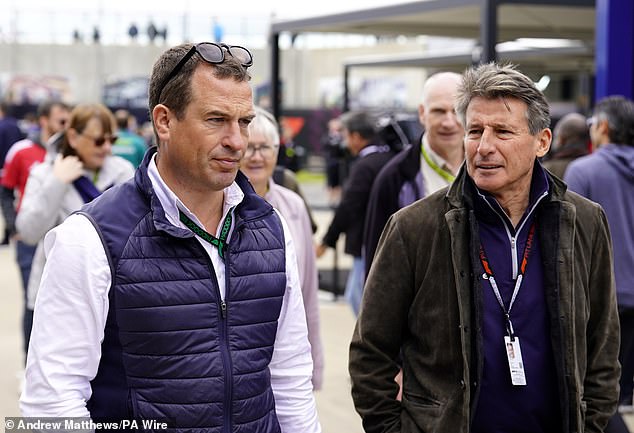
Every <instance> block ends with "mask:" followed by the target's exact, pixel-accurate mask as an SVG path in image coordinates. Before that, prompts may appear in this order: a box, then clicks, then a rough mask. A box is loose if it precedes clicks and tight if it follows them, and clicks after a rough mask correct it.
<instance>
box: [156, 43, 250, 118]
mask: <svg viewBox="0 0 634 433" xmlns="http://www.w3.org/2000/svg"><path fill="white" fill-rule="evenodd" d="M192 46H193V44H181V45H178V46H175V47H172V48H169V49H168V50H167V51H165V52H164V53H163V54H161V56H160V57H159V58H158V60H157V61H156V62H155V63H154V66H153V67H152V74H151V75H150V82H149V85H148V94H149V108H150V119H151V118H152V111H153V110H154V107H156V106H157V105H158V104H165V105H166V106H168V107H169V108H170V110H172V111H173V112H174V114H175V115H176V118H177V119H179V120H180V119H182V118H183V116H184V115H185V110H186V109H187V106H188V105H189V103H190V102H191V100H192V92H191V80H192V76H193V75H194V71H195V70H196V68H197V67H198V65H200V64H201V63H204V64H207V65H210V66H212V67H213V75H214V77H216V78H221V79H223V78H229V77H231V78H233V79H234V80H236V81H249V80H250V79H251V76H250V75H249V73H248V72H247V69H246V68H245V67H244V66H242V64H241V63H240V61H239V60H237V59H235V58H234V57H233V56H231V55H229V54H228V53H225V59H224V61H223V62H222V63H213V64H212V63H208V62H206V61H205V60H204V59H203V58H202V57H201V56H200V54H199V53H198V52H196V53H194V55H193V56H192V57H191V58H190V59H189V60H187V62H185V64H184V65H183V67H182V68H181V70H180V71H178V73H177V74H176V75H175V76H174V77H172V79H171V80H170V81H169V82H168V83H166V84H165V87H164V88H163V89H162V90H161V88H160V86H161V85H162V84H163V83H164V81H165V79H166V78H167V77H168V76H169V74H170V73H171V72H172V70H173V69H174V67H175V66H176V65H177V64H178V62H179V61H180V60H181V59H182V58H183V57H184V56H185V55H186V54H187V52H188V51H189V50H190V49H191V48H192ZM223 49H224V48H223ZM159 93H160V95H159ZM159 98H160V100H159Z"/></svg>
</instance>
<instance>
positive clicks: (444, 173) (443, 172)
mask: <svg viewBox="0 0 634 433" xmlns="http://www.w3.org/2000/svg"><path fill="white" fill-rule="evenodd" d="M420 151H421V153H422V154H423V158H424V159H425V162H426V163H427V165H429V167H431V169H432V170H434V171H435V172H436V173H438V175H439V176H440V177H442V178H443V179H445V180H446V181H447V182H449V183H452V182H453V181H454V180H456V176H454V175H453V174H451V173H449V172H448V171H447V170H444V169H442V168H440V167H438V164H436V163H435V162H434V161H432V160H431V158H430V157H429V155H427V152H426V151H425V146H423V145H421V146H420Z"/></svg>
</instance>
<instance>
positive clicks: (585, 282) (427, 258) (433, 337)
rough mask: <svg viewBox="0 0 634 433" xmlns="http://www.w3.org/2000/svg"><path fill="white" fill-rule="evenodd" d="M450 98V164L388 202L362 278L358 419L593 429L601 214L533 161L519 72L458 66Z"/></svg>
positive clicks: (602, 292) (598, 399) (534, 135)
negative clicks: (425, 188) (427, 186)
mask: <svg viewBox="0 0 634 433" xmlns="http://www.w3.org/2000/svg"><path fill="white" fill-rule="evenodd" d="M456 101H457V102H456V113H457V114H458V118H459V119H460V122H461V123H462V124H463V125H464V128H465V164H463V166H462V168H461V169H460V171H459V173H458V175H457V177H456V180H455V181H454V182H453V183H452V185H451V186H449V187H446V188H443V189H441V190H439V191H437V192H435V193H433V194H431V195H429V196H427V197H426V198H424V199H422V200H419V201H417V202H415V203H414V204H412V205H410V206H408V207H405V208H403V209H401V210H399V211H398V212H396V213H395V214H394V215H392V217H391V218H390V220H389V222H388V224H387V226H386V228H385V230H384V231H383V235H382V236H381V240H380V241H379V245H378V248H377V253H376V255H375V259H374V262H373V263H372V267H371V269H370V273H369V275H368V279H367V281H366V285H365V290H364V295H363V303H362V307H361V313H360V315H359V319H358V321H357V325H356V328H355V331H354V334H353V337H352V342H351V345H350V366H349V370H350V376H351V381H352V397H353V399H354V403H355V407H356V409H357V411H358V412H359V414H360V415H361V417H362V418H363V427H364V429H365V431H366V432H368V433H379V432H401V433H418V432H435V433H454V432H462V433H509V432H513V433H547V432H548V433H551V432H559V433H564V432H565V433H570V432H585V433H590V432H593V433H600V432H603V429H604V428H605V426H606V424H607V422H608V420H609V418H610V417H611V416H612V414H613V413H614V411H615V409H616V406H617V397H618V379H619V373H620V371H619V364H618V347H619V323H618V311H617V306H616V296H615V289H614V277H613V271H612V249H611V243H610V235H609V229H608V224H607V219H606V217H605V213H604V212H603V210H602V209H601V207H600V206H598V205H597V204H596V203H593V202H591V201H590V200H588V199H585V198H583V197H581V196H579V195H578V194H575V193H572V192H569V191H567V190H566V186H565V184H564V183H563V182H562V181H561V180H560V179H558V178H556V177H555V176H553V175H551V174H550V173H549V172H548V171H546V170H545V169H544V168H543V167H542V166H541V164H540V163H539V160H538V158H539V157H541V156H543V155H544V154H545V153H546V152H547V151H548V149H549V147H550V143H551V139H552V133H551V131H550V129H549V127H548V126H549V124H550V113H549V106H548V102H547V101H546V98H545V96H544V94H543V93H542V92H541V91H540V90H538V89H537V88H536V86H535V83H533V81H532V80H531V79H530V78H529V77H527V76H526V75H524V74H522V73H521V72H519V71H518V70H516V69H515V68H514V67H512V66H510V65H505V66H501V65H497V64H495V63H490V64H485V65H480V66H477V67H472V68H469V69H468V70H467V71H465V73H464V74H463V81H462V84H461V85H460V86H459V88H458V94H457V99H456ZM399 361H401V362H400V364H399ZM401 366H402V370H403V377H402V399H401V400H398V399H397V398H396V397H397V395H398V392H399V386H398V384H397V383H395V381H394V377H395V376H396V373H397V372H398V369H399V367H401Z"/></svg>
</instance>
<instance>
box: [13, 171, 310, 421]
mask: <svg viewBox="0 0 634 433" xmlns="http://www.w3.org/2000/svg"><path fill="white" fill-rule="evenodd" d="M148 174H149V177H150V180H151V182H152V187H153V188H154V191H155V193H156V195H157V197H158V199H159V201H160V203H161V205H162V206H163V209H164V210H165V214H166V217H167V219H168V221H169V222H170V223H171V224H173V225H175V226H178V227H183V228H185V226H184V225H183V224H182V223H181V222H180V220H179V215H178V211H179V209H180V210H182V211H183V212H185V213H186V214H187V215H188V216H189V217H190V218H191V219H192V220H193V221H194V222H196V223H197V224H199V225H201V226H202V224H200V221H199V220H198V219H197V218H196V216H195V215H194V214H192V213H191V212H190V211H189V210H188V209H187V207H186V206H185V205H184V204H183V203H182V202H181V201H180V200H179V199H178V197H177V196H176V195H175V194H174V193H173V192H172V191H171V190H170V189H169V187H168V186H167V185H166V184H165V182H163V180H162V179H161V176H160V174H159V172H158V169H157V167H156V164H155V162H154V159H152V161H151V162H150V165H149V167H148ZM243 198H244V194H243V192H242V190H241V189H240V188H239V187H238V185H237V184H236V183H235V182H234V183H233V184H232V185H230V186H229V187H227V188H226V189H225V191H224V207H223V217H222V218H221V220H220V221H221V222H222V221H223V220H224V217H225V216H226V214H227V212H229V209H230V208H231V207H233V206H235V205H236V204H238V203H240V202H241V201H242V199H243ZM280 218H281V216H280ZM281 219H282V224H283V228H284V238H285V246H286V292H285V294H284V298H283V302H282V310H281V312H280V317H279V321H278V329H277V337H276V340H275V345H274V349H273V357H272V359H271V363H270V365H269V369H270V372H271V387H272V389H273V394H274V397H275V410H276V413H277V417H278V420H279V422H280V426H281V428H282V431H283V432H320V431H321V427H320V425H319V421H318V419H317V411H316V408H315V400H314V397H313V394H312V384H311V374H312V360H311V354H310V344H309V343H308V338H307V331H306V317H305V314H304V307H303V303H302V293H301V289H300V285H299V277H298V271H297V261H296V257H295V250H294V247H293V242H292V238H291V235H290V232H289V229H288V227H287V225H286V222H285V221H284V219H283V218H281ZM221 225H222V224H219V226H218V229H217V230H218V231H220V228H221ZM230 236H231V234H230V235H229V239H230ZM196 238H197V239H198V241H199V242H200V243H201V245H202V246H203V247H204V248H205V250H206V251H207V254H208V255H209V257H210V259H211V261H212V263H213V267H214V270H215V272H216V278H217V279H218V285H219V287H220V291H221V296H222V297H224V287H225V284H224V280H225V274H224V262H223V261H222V259H221V258H220V256H219V254H218V250H217V249H216V248H215V247H213V246H212V245H210V244H209V243H208V242H206V241H205V240H203V239H201V238H199V237H198V236H197V237H196ZM44 245H45V250H46V255H47V262H46V266H45V268H44V274H43V278H42V283H41V286H40V291H39V294H38V297H37V300H36V304H35V320H34V325H33V332H32V335H31V343H30V347H29V355H28V359H27V367H26V386H25V390H24V392H23V394H22V397H21V399H20V409H21V411H22V415H23V416H26V417H89V416H90V414H89V412H88V410H87V409H86V402H87V401H88V400H89V399H90V396H91V393H92V390H91V387H90V381H91V380H92V379H94V377H95V376H96V374H97V369H98V367H99V361H100V358H101V343H102V341H103V339H104V327H105V323H106V318H107V316H108V307H109V305H108V292H109V290H110V286H111V282H112V278H111V273H110V266H109V265H108V259H107V257H106V253H105V250H104V247H103V245H102V243H101V240H100V238H99V235H98V234H97V232H96V230H95V228H94V227H93V225H92V224H91V223H90V222H89V221H88V219H87V218H85V217H84V216H82V215H72V216H70V217H69V218H68V219H67V220H66V221H65V222H64V223H62V224H61V225H59V226H58V227H56V228H55V229H53V230H51V231H50V232H49V233H48V234H47V235H46V238H45V241H44Z"/></svg>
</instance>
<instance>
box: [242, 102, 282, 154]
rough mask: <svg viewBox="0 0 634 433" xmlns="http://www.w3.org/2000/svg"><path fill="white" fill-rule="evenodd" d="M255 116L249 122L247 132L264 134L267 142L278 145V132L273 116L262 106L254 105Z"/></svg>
mask: <svg viewBox="0 0 634 433" xmlns="http://www.w3.org/2000/svg"><path fill="white" fill-rule="evenodd" d="M254 108H255V117H254V118H253V120H252V121H251V123H249V134H254V133H260V134H262V135H264V137H265V138H266V140H267V143H269V144H272V145H275V146H279V144H280V132H279V126H278V124H277V121H276V120H275V117H273V115H272V114H271V113H269V112H268V111H266V110H265V109H264V108H261V107H257V106H256V107H254Z"/></svg>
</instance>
